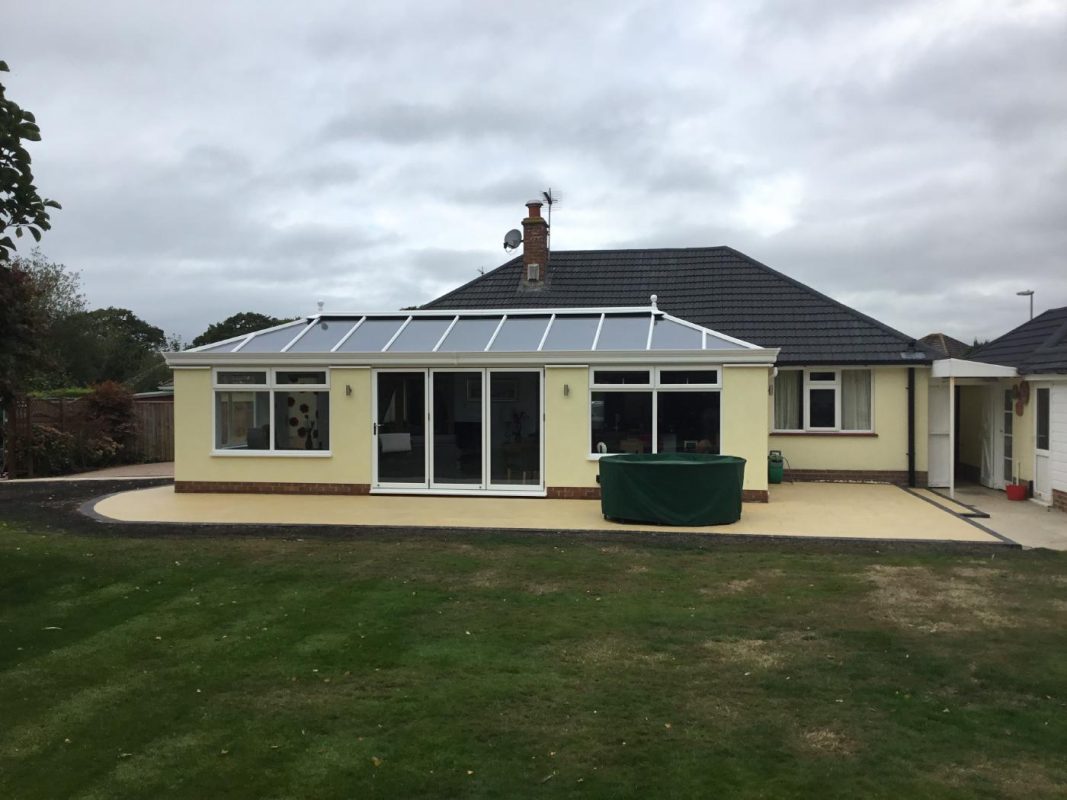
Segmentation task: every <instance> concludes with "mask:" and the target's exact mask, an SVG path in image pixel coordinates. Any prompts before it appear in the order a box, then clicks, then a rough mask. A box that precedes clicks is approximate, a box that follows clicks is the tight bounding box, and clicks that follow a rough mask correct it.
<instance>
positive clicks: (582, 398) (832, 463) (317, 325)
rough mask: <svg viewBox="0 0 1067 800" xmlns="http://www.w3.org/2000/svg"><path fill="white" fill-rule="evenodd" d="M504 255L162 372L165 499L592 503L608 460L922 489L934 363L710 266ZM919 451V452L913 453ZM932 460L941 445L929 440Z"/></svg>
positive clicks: (824, 303)
mask: <svg viewBox="0 0 1067 800" xmlns="http://www.w3.org/2000/svg"><path fill="white" fill-rule="evenodd" d="M540 211H541V205H540V203H536V202H534V203H530V204H528V215H527V217H526V219H525V220H524V221H523V229H524V231H523V252H522V255H521V256H518V257H516V258H513V259H512V260H510V261H508V262H507V263H505V264H503V265H502V266H500V267H499V268H497V269H495V270H492V271H491V272H488V273H486V274H485V275H482V276H481V277H479V278H477V279H476V280H474V281H471V282H470V283H468V284H466V285H465V286H462V287H460V288H458V289H456V290H454V291H452V292H449V293H448V294H446V295H443V296H442V297H439V298H437V299H436V300H434V301H432V302H430V303H428V304H427V305H425V306H424V307H422V308H421V309H418V310H415V311H394V312H376V313H374V312H372V313H343V314H341V313H328V314H327V313H319V314H315V315H311V316H309V317H307V318H305V319H301V320H297V321H295V322H291V323H287V324H285V325H281V326H277V327H275V328H271V329H268V330H265V331H260V332H257V333H254V334H250V335H247V336H243V337H237V338H235V339H232V340H229V341H226V342H220V343H217V344H212V345H208V346H204V347H199V348H194V349H192V350H187V351H184V352H181V353H171V354H168V356H167V361H168V363H169V364H170V366H171V367H173V368H174V384H175V403H176V405H175V425H176V430H177V436H176V453H175V459H176V467H175V477H176V488H177V490H178V491H258V492H306V493H314V492H318V493H351V494H356V493H366V492H374V493H402V494H411V493H447V494H486V493H489V494H496V495H521V496H549V497H595V496H596V495H597V493H598V489H597V460H598V459H599V458H600V457H601V456H602V455H604V454H607V453H619V452H644V453H663V452H685V451H689V452H708V453H729V454H733V455H739V456H743V457H744V458H746V459H748V469H747V470H746V473H745V498H746V499H747V500H749V501H766V500H767V498H768V491H767V489H768V486H767V469H766V459H767V454H768V451H769V450H772V449H773V450H780V451H782V453H783V455H784V457H785V459H786V462H787V477H788V478H792V479H794V480H858V481H863V480H867V481H888V482H895V483H900V484H912V485H923V484H925V483H926V480H927V449H928V438H927V410H928V396H927V388H928V385H929V381H930V371H931V364H932V363H933V361H934V359H935V358H936V354H935V353H934V352H933V351H931V350H929V349H927V348H925V347H924V346H923V345H922V344H920V343H918V342H916V341H915V340H914V339H912V338H911V337H909V336H906V335H905V334H902V333H900V332H898V331H896V330H893V329H892V328H890V327H888V326H886V325H884V324H882V323H880V322H878V321H877V320H874V319H872V318H870V317H868V316H866V315H864V314H861V313H860V312H858V311H855V310H854V309H851V308H849V307H847V306H845V305H843V304H842V303H839V302H837V301H835V300H833V299H831V298H829V297H827V296H826V295H823V294H820V293H819V292H817V291H815V290H814V289H811V288H809V287H807V286H805V285H803V284H801V283H799V282H798V281H796V280H794V279H792V278H789V277H788V276H786V275H783V274H782V273H780V272H777V271H775V270H773V269H771V268H769V267H767V266H765V265H763V264H760V263H759V262H757V261H755V260H753V259H752V258H749V257H748V256H746V255H744V254H743V253H739V252H737V251H736V250H733V249H731V248H728V247H706V248H672V249H658V250H606V251H562V252H552V253H551V256H550V254H549V248H548V228H547V223H546V221H545V220H544V218H543V217H542V216H541V213H540ZM931 441H932V440H931ZM938 441H939V440H938Z"/></svg>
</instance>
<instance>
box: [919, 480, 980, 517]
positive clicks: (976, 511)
mask: <svg viewBox="0 0 1067 800" xmlns="http://www.w3.org/2000/svg"><path fill="white" fill-rule="evenodd" d="M926 491H928V492H930V493H931V494H936V495H937V496H938V497H940V498H941V499H942V500H944V501H945V502H946V503H953V504H955V505H957V506H960V507H961V508H966V509H967V510H968V511H970V512H971V513H970V514H960V516H961V517H971V518H975V519H989V514H988V513H987V512H985V511H983V510H982V509H980V508H978V507H977V506H972V505H970V504H968V503H964V502H963V501H962V500H957V499H956V498H955V497H949V496H948V495H947V494H944V493H943V492H939V491H938V490H937V489H932V488H930V487H929V486H927V487H926Z"/></svg>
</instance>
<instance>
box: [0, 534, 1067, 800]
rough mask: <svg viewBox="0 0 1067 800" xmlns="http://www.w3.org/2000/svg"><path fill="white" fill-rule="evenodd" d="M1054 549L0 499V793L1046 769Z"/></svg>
mask: <svg viewBox="0 0 1067 800" xmlns="http://www.w3.org/2000/svg"><path fill="white" fill-rule="evenodd" d="M1065 620H1067V559H1065V558H1064V557H1063V556H1055V555H1049V554H1040V553H1010V554H1005V553H999V554H998V555H997V557H996V558H995V559H990V558H988V557H985V558H980V557H974V556H968V557H964V556H948V555H896V556H886V555H874V554H872V555H846V554H833V553H825V554H812V553H778V552H774V551H771V550H767V549H762V550H744V549H723V550H709V551H700V550H689V549H670V548H660V547H653V546H632V545H625V546H604V545H603V544H601V543H595V542H581V541H564V540H547V539H546V540H521V539H515V538H494V537H493V536H490V535H485V536H471V537H466V538H461V539H452V540H432V539H420V540H411V541H400V542H397V541H387V540H375V539H370V540H362V541H361V540H332V541H331V540H323V539H308V540H305V541H285V540H279V539H262V540H260V539H204V538H194V537H189V538H161V539H156V540H152V539H122V538H94V537H85V536H76V535H68V534H62V533H57V532H47V533H43V532H41V531H39V530H27V529H25V528H20V527H18V526H16V525H13V524H10V523H9V524H7V525H2V524H0V796H3V797H5V798H7V797H10V798H23V797H25V798H31V797H48V798H66V797H79V798H111V797H166V796H172V797H192V798H208V797H211V798H216V797H279V798H280V797H316V798H329V797H389V798H417V797H613V798H614V797H641V798H648V797H717V796H722V797H742V798H744V797H803V796H808V797H821V798H834V797H841V798H855V797H886V798H901V797H924V798H931V797H932V798H936V797H1026V798H1036V797H1052V796H1063V794H1064V793H1065V792H1067V759H1065V758H1064V753H1067V624H1065Z"/></svg>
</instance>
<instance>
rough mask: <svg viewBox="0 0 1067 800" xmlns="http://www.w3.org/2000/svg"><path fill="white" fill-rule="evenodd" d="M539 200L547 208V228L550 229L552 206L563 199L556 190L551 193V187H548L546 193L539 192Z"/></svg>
mask: <svg viewBox="0 0 1067 800" xmlns="http://www.w3.org/2000/svg"><path fill="white" fill-rule="evenodd" d="M541 199H543V200H544V201H545V205H546V206H548V227H549V228H551V227H552V206H554V205H555V204H556V203H558V202H559V201H560V200H562V199H563V195H562V194H561V193H560V192H559V190H558V189H557V190H556V191H554V192H553V191H552V187H551V186H549V187H548V191H546V192H541Z"/></svg>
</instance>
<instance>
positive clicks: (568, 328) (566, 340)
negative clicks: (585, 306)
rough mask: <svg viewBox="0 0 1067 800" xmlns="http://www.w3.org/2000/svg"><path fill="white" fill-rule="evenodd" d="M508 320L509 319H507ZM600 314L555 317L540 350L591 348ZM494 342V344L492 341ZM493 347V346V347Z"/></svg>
mask: <svg viewBox="0 0 1067 800" xmlns="http://www.w3.org/2000/svg"><path fill="white" fill-rule="evenodd" d="M508 321H509V322H510V321H511V320H508ZM599 322H600V315H599V314H597V315H589V316H574V317H563V316H560V317H556V319H555V321H554V322H553V323H552V328H551V329H550V330H549V332H548V338H547V339H545V346H544V347H542V348H541V349H542V350H549V351H552V350H592V349H593V337H594V336H596V326H597V324H598V323H599ZM494 344H496V343H495V342H494ZM494 349H495V348H494Z"/></svg>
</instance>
